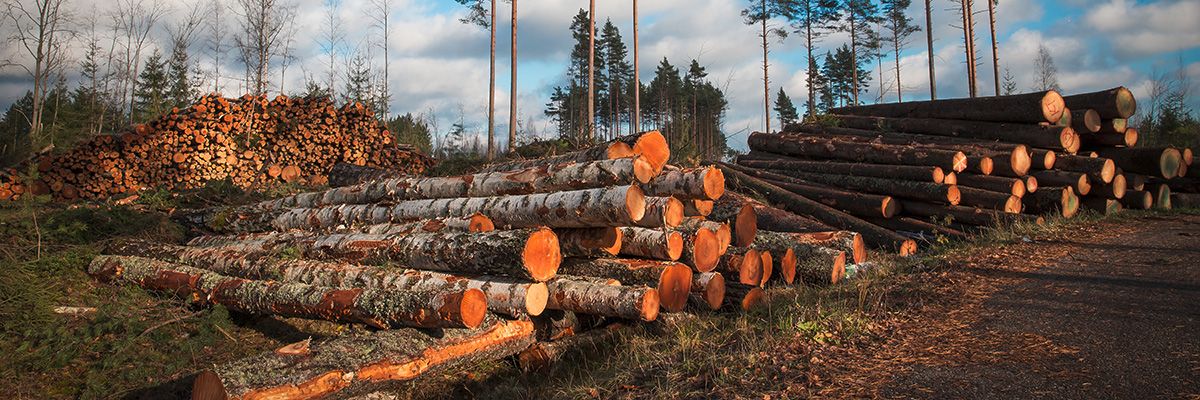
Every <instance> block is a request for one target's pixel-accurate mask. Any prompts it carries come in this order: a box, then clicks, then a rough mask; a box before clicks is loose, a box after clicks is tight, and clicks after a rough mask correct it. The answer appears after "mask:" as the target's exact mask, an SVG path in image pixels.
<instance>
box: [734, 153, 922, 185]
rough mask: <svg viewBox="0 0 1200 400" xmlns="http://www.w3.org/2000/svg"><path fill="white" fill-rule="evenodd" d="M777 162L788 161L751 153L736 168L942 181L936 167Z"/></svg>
mask: <svg viewBox="0 0 1200 400" xmlns="http://www.w3.org/2000/svg"><path fill="white" fill-rule="evenodd" d="M759 157H761V158H759ZM768 157H770V158H768ZM780 158H788V157H786V156H782V155H779V156H776V155H774V154H770V153H762V152H751V153H750V154H749V155H742V156H739V157H738V159H737V164H738V165H741V166H743V167H748V168H756V169H772V170H790V171H804V172H813V173H820V174H831V175H853V176H866V177H873V178H891V179H904V180H909V181H921V182H933V183H942V179H944V178H945V177H946V174H945V172H943V171H942V169H941V168H939V167H922V166H907V165H887V164H862V163H844V162H835V161H807V160H796V159H790V158H789V159H780Z"/></svg>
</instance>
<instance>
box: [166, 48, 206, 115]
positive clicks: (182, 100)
mask: <svg viewBox="0 0 1200 400" xmlns="http://www.w3.org/2000/svg"><path fill="white" fill-rule="evenodd" d="M191 72H192V69H191V64H189V62H188V53H187V44H186V43H184V42H182V41H176V43H175V45H174V47H173V48H172V49H171V59H170V61H169V62H168V64H167V80H168V82H169V83H170V88H169V89H168V90H167V94H166V96H167V104H168V105H169V106H171V107H179V108H184V107H187V106H188V105H189V104H191V103H192V101H193V100H195V99H196V97H197V96H198V95H199V93H197V90H196V86H197V85H195V84H193V82H192V73H191Z"/></svg>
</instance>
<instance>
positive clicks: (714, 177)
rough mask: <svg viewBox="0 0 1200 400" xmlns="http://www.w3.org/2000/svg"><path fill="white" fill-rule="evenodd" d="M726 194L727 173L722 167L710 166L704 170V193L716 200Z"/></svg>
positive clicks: (708, 197) (710, 198)
mask: <svg viewBox="0 0 1200 400" xmlns="http://www.w3.org/2000/svg"><path fill="white" fill-rule="evenodd" d="M723 194H725V173H723V172H721V169H720V168H717V167H708V168H705V171H704V195H705V196H706V198H707V199H709V200H716V199H719V198H721V195H723Z"/></svg>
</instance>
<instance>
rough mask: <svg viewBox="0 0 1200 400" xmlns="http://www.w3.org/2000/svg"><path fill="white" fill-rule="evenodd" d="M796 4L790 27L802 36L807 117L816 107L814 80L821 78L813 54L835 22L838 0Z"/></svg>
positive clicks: (797, 2)
mask: <svg viewBox="0 0 1200 400" xmlns="http://www.w3.org/2000/svg"><path fill="white" fill-rule="evenodd" d="M794 1H795V4H796V14H795V19H796V20H795V21H794V22H793V23H792V27H793V28H795V30H796V33H799V34H802V35H804V51H805V55H806V58H807V64H808V66H809V68H808V77H807V79H806V81H807V83H808V101H807V102H806V104H807V106H806V107H807V110H808V111H807V115H812V112H813V109H814V108H816V107H817V94H818V93H819V92H820V91H819V90H818V85H817V82H816V79H817V78H818V77H820V76H821V73H820V70H819V69H818V68H816V65H817V59H816V56H815V55H814V54H813V51H815V50H816V46H817V43H818V42H820V40H821V38H822V37H824V36H825V35H827V34H829V32H830V31H829V29H830V24H832V23H834V22H836V20H837V17H838V13H837V9H838V0H794Z"/></svg>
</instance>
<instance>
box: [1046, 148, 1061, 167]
mask: <svg viewBox="0 0 1200 400" xmlns="http://www.w3.org/2000/svg"><path fill="white" fill-rule="evenodd" d="M1057 163H1058V153H1055V152H1053V151H1047V152H1046V155H1045V156H1043V157H1042V169H1054V164H1057Z"/></svg>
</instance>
